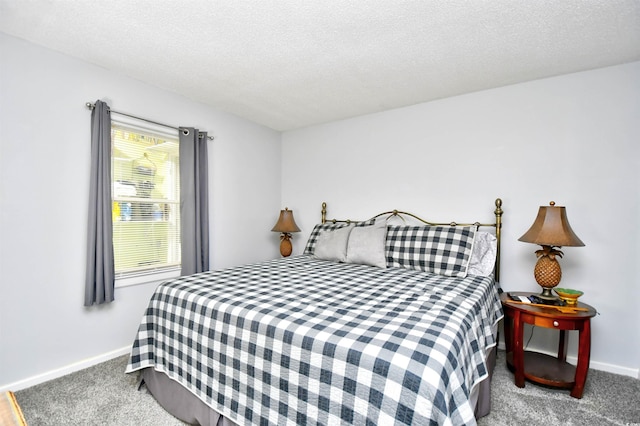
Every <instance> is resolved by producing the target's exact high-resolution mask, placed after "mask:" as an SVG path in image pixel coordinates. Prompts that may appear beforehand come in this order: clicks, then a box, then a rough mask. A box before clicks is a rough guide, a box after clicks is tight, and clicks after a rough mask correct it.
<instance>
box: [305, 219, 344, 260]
mask: <svg viewBox="0 0 640 426" xmlns="http://www.w3.org/2000/svg"><path fill="white" fill-rule="evenodd" d="M352 229H353V225H349V226H344V227H342V228H338V229H334V230H332V231H324V232H321V233H320V234H319V235H318V239H317V241H316V243H315V250H314V252H313V255H314V257H316V258H318V259H322V260H333V261H337V262H344V261H346V260H347V241H349V234H350V233H351V230H352Z"/></svg>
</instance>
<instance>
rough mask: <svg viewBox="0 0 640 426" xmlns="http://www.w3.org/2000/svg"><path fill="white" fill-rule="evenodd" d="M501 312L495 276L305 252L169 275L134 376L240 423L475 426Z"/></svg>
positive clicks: (142, 339) (138, 349) (135, 357)
mask: <svg viewBox="0 0 640 426" xmlns="http://www.w3.org/2000/svg"><path fill="white" fill-rule="evenodd" d="M501 317H502V308H501V305H500V301H499V297H498V293H497V290H496V287H495V285H494V283H493V280H492V279H491V278H482V277H471V276H469V277H467V278H464V279H462V278H450V277H442V276H439V275H433V274H429V273H426V272H419V271H414V270H408V269H400V268H389V269H381V268H376V267H371V266H363V265H355V264H340V263H333V262H328V261H323V260H317V259H313V258H311V257H309V256H297V257H292V258H286V259H278V260H273V261H267V262H263V263H259V264H254V265H247V266H241V267H236V268H232V269H227V270H222V271H213V272H206V273H201V274H196V275H192V276H189V277H182V278H178V279H175V280H171V281H168V282H166V283H164V284H161V285H160V286H159V287H158V289H157V290H156V292H155V293H154V295H153V297H152V299H151V301H150V303H149V307H148V309H147V311H146V313H145V315H144V317H143V319H142V322H141V324H140V328H139V331H138V334H137V337H136V340H135V342H134V344H133V348H132V351H131V358H130V360H129V364H128V366H127V370H126V371H127V372H133V371H136V370H138V369H141V368H145V367H153V368H154V369H156V370H159V371H163V372H165V373H166V374H167V375H168V376H169V377H171V378H173V379H174V380H176V381H177V382H179V383H181V384H182V385H183V386H184V387H186V388H187V389H189V390H190V391H191V392H192V393H194V394H195V395H196V396H198V397H199V398H200V399H201V400H203V401H204V402H205V403H207V404H208V405H210V406H211V407H212V408H214V409H215V410H216V411H218V412H219V413H221V414H223V415H225V416H226V417H228V418H229V419H231V420H233V421H235V422H237V423H239V424H260V425H267V424H270V425H289V424H291V425H293V424H299V425H306V424H309V425H311V424H314V425H315V424H322V425H341V424H356V425H392V424H400V425H404V424H416V425H424V424H444V425H447V424H453V425H459V424H475V419H474V415H473V407H472V406H471V404H470V402H469V394H470V392H471V390H472V388H473V387H474V386H475V385H476V384H477V383H478V382H479V381H481V380H482V379H484V378H485V377H486V376H487V368H486V365H485V349H486V348H488V347H490V346H492V345H495V344H496V341H495V337H494V334H493V327H494V325H495V324H496V323H497V322H498V321H499V319H500V318H501Z"/></svg>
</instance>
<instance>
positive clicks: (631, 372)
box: [498, 341, 640, 379]
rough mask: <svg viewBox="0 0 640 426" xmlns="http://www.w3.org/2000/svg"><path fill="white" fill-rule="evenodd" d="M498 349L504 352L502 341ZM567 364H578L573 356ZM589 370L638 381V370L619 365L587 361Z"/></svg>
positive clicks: (639, 372) (544, 351) (569, 357)
mask: <svg viewBox="0 0 640 426" xmlns="http://www.w3.org/2000/svg"><path fill="white" fill-rule="evenodd" d="M498 349H501V350H505V346H504V342H503V341H501V342H500V343H499V344H498ZM528 349H530V350H534V351H536V352H540V353H543V354H546V355H550V356H558V353H557V352H556V353H553V352H552V351H547V350H544V349H538V348H528ZM567 362H568V363H569V364H573V365H576V364H577V363H578V358H577V357H575V356H571V355H567ZM589 368H593V369H594V370H599V371H606V372H607V373H613V374H620V375H622V376H629V377H633V378H634V379H640V369H638V368H629V367H622V366H620V365H614V364H607V363H606V362H599V361H594V360H590V361H589Z"/></svg>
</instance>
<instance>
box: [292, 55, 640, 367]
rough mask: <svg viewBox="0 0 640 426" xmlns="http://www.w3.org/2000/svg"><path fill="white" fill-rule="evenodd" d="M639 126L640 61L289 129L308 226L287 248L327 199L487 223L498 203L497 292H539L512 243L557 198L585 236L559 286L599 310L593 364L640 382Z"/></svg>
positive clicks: (341, 212) (543, 338) (298, 196)
mask: <svg viewBox="0 0 640 426" xmlns="http://www.w3.org/2000/svg"><path fill="white" fill-rule="evenodd" d="M639 123H640V62H635V63H632V64H628V65H623V66H616V67H610V68H605V69H600V70H595V71H590V72H583V73H578V74H572V75H567V76H562V77H556V78H549V79H545V80H538V81H533V82H529V83H526V84H518V85H513V86H509V87H504V88H499V89H494V90H487V91H483V92H478V93H473V94H469V95H465V96H458V97H454V98H449V99H444V100H439V101H435V102H429V103H424V104H420V105H415V106H412V107H408V108H401V109H396V110H391V111H386V112H383V113H379V114H372V115H367V116H362V117H357V118H353V119H350V120H344V121H339V122H333V123H330V124H326V125H319V126H314V127H309V128H305V129H300V130H296V131H290V132H285V133H284V134H283V147H282V150H283V159H282V164H283V183H282V201H283V203H284V204H287V205H288V206H289V207H290V208H292V209H294V210H295V211H296V221H297V222H298V225H299V226H300V227H301V228H302V230H303V232H302V233H301V235H299V236H296V237H294V238H295V241H294V249H295V252H298V253H299V252H300V251H301V250H302V248H303V247H304V240H305V238H306V235H308V233H309V232H310V231H311V229H312V227H313V224H315V223H317V222H318V221H319V219H320V204H321V202H322V201H326V202H327V203H328V210H329V213H328V216H329V217H330V218H332V217H336V218H347V217H348V218H351V219H365V218H368V217H370V216H372V215H373V214H376V213H379V212H382V211H386V210H390V209H394V208H397V209H402V210H406V211H410V212H414V213H417V214H419V215H421V216H422V217H424V218H426V219H432V220H434V221H450V220H457V221H475V220H486V221H490V220H492V219H493V215H492V213H493V201H494V199H495V198H496V197H501V198H502V199H503V201H504V206H503V208H504V211H505V213H504V227H503V231H504V233H503V257H502V268H501V273H502V279H501V281H502V283H501V284H502V287H503V288H504V289H505V290H528V291H532V292H534V291H539V287H538V286H537V284H536V283H535V280H534V278H533V266H534V264H535V255H534V253H533V252H534V251H535V250H536V249H537V247H536V246H534V245H531V244H525V243H521V242H518V241H517V239H518V238H519V237H520V236H521V235H522V234H523V233H524V232H525V231H526V230H527V229H528V228H529V226H530V225H531V224H532V223H533V220H534V218H535V215H536V213H537V210H538V206H540V205H547V203H548V202H549V201H551V200H554V201H556V202H557V205H565V206H567V213H568V217H569V220H570V223H571V225H572V227H573V229H574V231H575V232H576V233H577V235H578V236H579V237H580V238H581V239H582V240H583V241H584V242H585V243H586V247H581V248H573V247H568V248H565V249H564V252H565V257H564V259H562V260H561V264H562V267H563V280H562V282H561V285H562V286H564V287H569V288H576V289H580V290H583V291H584V292H585V295H584V296H583V297H582V300H583V301H584V302H586V303H589V304H592V305H593V306H595V307H596V308H597V310H598V311H599V313H600V315H598V316H597V317H595V318H594V319H593V321H592V335H593V338H592V351H591V354H592V358H591V360H592V363H591V366H592V367H594V368H599V369H604V370H609V371H614V372H618V373H623V374H628V375H632V376H635V377H637V376H638V369H639V367H640V345H638V342H640V331H639V330H640V327H639V326H640V309H638V301H639V300H640V285H639V284H640V279H639V278H640V273H639V266H638V260H639V259H640V243H639V240H640V238H639V237H640V231H639V229H640V227H639V226H638V219H639V218H640V211H639V201H640V192H639V191H640V186H639V183H640V174H639V170H640V164H639V163H640V143H639V142H640V124H639ZM551 332H552V331H551V330H544V329H540V328H536V329H535V333H534V337H533V339H532V341H531V347H537V348H540V349H544V350H554V347H553V344H552V342H553V343H557V340H556V339H557V337H555V335H553V334H550V333H551ZM571 334H575V333H571ZM527 337H528V335H527ZM575 354H576V342H575V336H572V340H571V341H570V351H569V355H570V356H571V355H574V356H575Z"/></svg>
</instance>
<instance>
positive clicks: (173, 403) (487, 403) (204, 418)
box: [141, 346, 497, 426]
mask: <svg viewBox="0 0 640 426" xmlns="http://www.w3.org/2000/svg"><path fill="white" fill-rule="evenodd" d="M496 354H497V350H496V347H495V346H494V347H493V348H491V349H490V350H489V352H488V354H487V369H488V370H489V376H488V377H487V378H486V379H484V380H483V381H482V382H480V384H479V385H478V387H477V388H476V390H477V391H476V392H474V393H473V395H471V401H472V403H473V402H474V400H475V401H476V402H475V404H474V405H475V407H476V408H475V416H476V418H477V419H478V418H480V417H484V416H486V415H487V414H489V411H490V410H491V377H492V375H493V369H494V367H495V365H496ZM141 373H142V381H143V382H144V384H145V385H146V387H147V389H148V390H149V392H150V393H151V394H152V395H153V397H154V398H155V399H156V401H158V403H159V404H160V405H161V406H162V407H163V408H164V409H165V410H167V411H168V412H169V413H170V414H171V415H173V416H174V417H177V418H178V419H180V420H182V421H183V422H186V423H189V424H193V425H201V426H237V425H236V423H234V422H233V421H231V420H229V419H227V418H225V417H224V416H222V415H221V414H219V413H218V412H217V411H215V410H214V409H213V408H211V407H209V406H208V405H207V404H205V403H204V402H202V401H201V400H200V399H199V398H198V397H196V396H195V395H193V394H192V393H191V392H189V391H188V390H187V389H186V388H184V387H183V386H182V385H180V384H179V383H178V382H175V381H173V380H171V379H170V378H169V377H168V376H167V375H166V374H164V373H162V372H159V371H155V370H154V369H153V368H145V369H143V370H142V371H141Z"/></svg>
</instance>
